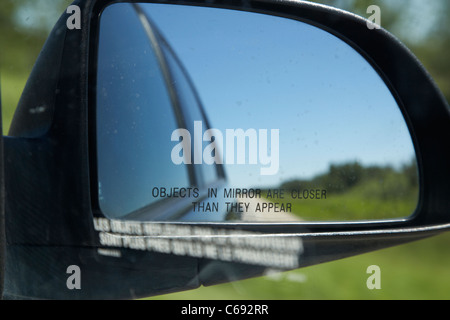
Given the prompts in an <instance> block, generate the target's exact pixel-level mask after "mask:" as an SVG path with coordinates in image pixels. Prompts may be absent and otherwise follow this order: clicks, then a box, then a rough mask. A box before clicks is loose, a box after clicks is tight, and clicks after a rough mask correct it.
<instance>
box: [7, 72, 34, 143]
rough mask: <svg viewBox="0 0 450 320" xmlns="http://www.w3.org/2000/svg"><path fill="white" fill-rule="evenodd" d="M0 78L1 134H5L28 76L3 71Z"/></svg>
mask: <svg viewBox="0 0 450 320" xmlns="http://www.w3.org/2000/svg"><path fill="white" fill-rule="evenodd" d="M0 76H1V78H0V84H1V95H2V96H1V99H2V125H3V134H7V133H8V131H9V127H10V125H11V121H12V118H13V116H14V112H15V110H16V106H17V103H18V102H19V99H20V95H21V94H22V91H23V88H24V87H25V83H26V81H27V77H28V75H26V74H22V73H14V72H11V71H9V70H7V69H5V70H2V72H1V74H0Z"/></svg>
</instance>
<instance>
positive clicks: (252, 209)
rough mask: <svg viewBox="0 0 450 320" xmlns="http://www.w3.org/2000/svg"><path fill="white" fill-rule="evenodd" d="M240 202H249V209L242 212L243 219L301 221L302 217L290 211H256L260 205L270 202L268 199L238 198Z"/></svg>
mask: <svg viewBox="0 0 450 320" xmlns="http://www.w3.org/2000/svg"><path fill="white" fill-rule="evenodd" d="M237 201H238V202H241V203H247V204H248V209H246V212H243V213H242V214H241V220H242V221H258V222H299V221H301V219H300V218H299V217H297V216H295V215H293V214H292V213H290V212H273V211H272V212H256V207H257V205H258V204H259V205H260V207H261V206H262V204H263V203H270V201H269V200H267V199H264V198H262V199H257V198H252V199H249V198H238V199H237Z"/></svg>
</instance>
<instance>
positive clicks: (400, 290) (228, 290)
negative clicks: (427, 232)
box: [150, 233, 450, 300]
mask: <svg viewBox="0 0 450 320" xmlns="http://www.w3.org/2000/svg"><path fill="white" fill-rule="evenodd" d="M449 244H450V233H447V234H444V235H440V236H437V237H433V238H430V239H426V240H421V241H417V242H413V243H410V244H406V245H402V246H397V247H393V248H389V249H384V250H380V251H376V252H372V253H367V254H364V255H360V256H355V257H351V258H346V259H342V260H338V261H334V262H329V263H324V264H321V265H316V266H311V267H307V268H303V269H298V270H294V271H289V272H285V273H282V274H280V275H279V276H276V277H275V276H272V277H270V276H264V277H259V278H253V279H248V280H243V281H238V282H234V283H229V284H222V285H217V286H211V287H201V288H199V289H195V290H191V291H186V292H181V293H174V294H168V295H162V296H158V297H153V298H150V299H157V300H159V299H161V300H197V299H205V300H216V299H222V300H252V299H256V300H278V299H280V300H294V299H295V300H312V299H324V300H356V299H362V300H377V299H389V300H400V299H401V300H415V299H419V300H430V299H433V300H447V299H449V298H450V275H449V272H450V271H449V270H450V246H449ZM370 265H378V266H379V267H380V269H381V289H380V290H369V289H368V288H367V286H366V281H367V278H368V277H369V276H370V274H367V273H366V270H367V267H368V266H370Z"/></svg>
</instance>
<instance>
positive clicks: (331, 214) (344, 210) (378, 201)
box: [269, 159, 419, 221]
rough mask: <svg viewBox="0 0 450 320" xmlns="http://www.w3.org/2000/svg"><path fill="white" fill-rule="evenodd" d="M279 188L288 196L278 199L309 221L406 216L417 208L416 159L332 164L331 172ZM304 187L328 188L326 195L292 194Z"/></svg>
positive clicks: (304, 188)
mask: <svg viewBox="0 0 450 320" xmlns="http://www.w3.org/2000/svg"><path fill="white" fill-rule="evenodd" d="M280 189H282V190H285V191H286V192H285V196H284V199H283V200H281V201H280V200H277V201H276V202H279V203H285V204H286V203H290V204H291V207H292V211H291V212H292V213H293V214H295V215H297V216H298V217H300V218H301V219H303V220H310V221H311V220H312V221H321V220H335V221H340V220H373V219H389V218H403V217H407V216H409V215H411V214H412V213H413V212H414V210H415V209H416V206H417V203H418V194H419V184H418V172H417V165H416V161H415V159H414V160H412V161H411V162H410V163H409V164H407V165H404V166H403V167H401V168H399V169H394V168H392V167H390V166H386V167H380V166H368V167H365V166H363V165H361V164H359V163H358V162H354V163H344V164H331V165H330V168H329V170H328V172H325V173H323V174H320V175H318V176H316V177H314V178H312V179H309V180H292V181H288V182H285V183H283V184H281V186H280ZM302 190H326V198H323V199H298V198H297V197H295V198H292V197H291V193H292V191H294V194H296V192H300V194H301V192H302ZM269 200H270V199H269Z"/></svg>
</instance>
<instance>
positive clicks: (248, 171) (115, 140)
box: [96, 3, 418, 222]
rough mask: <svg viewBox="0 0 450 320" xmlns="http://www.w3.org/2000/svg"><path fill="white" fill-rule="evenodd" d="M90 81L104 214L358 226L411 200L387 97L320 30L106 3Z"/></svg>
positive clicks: (369, 73) (406, 152)
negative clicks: (93, 76) (353, 223)
mask: <svg viewBox="0 0 450 320" xmlns="http://www.w3.org/2000/svg"><path fill="white" fill-rule="evenodd" d="M96 88H97V90H96V92H97V93H96V145H97V155H96V157H97V181H96V183H98V203H99V208H100V210H101V212H102V213H103V215H104V216H105V217H108V218H113V219H126V220H137V221H206V222H208V221H245V222H248V221H251V222H302V221H306V222H310V221H349V220H353V221H359V220H374V219H376V220H378V219H392V218H403V217H407V216H409V215H411V214H412V213H413V212H414V210H415V208H416V205H417V201H418V174H417V166H416V158H415V151H414V146H413V143H412V139H411V136H410V133H409V130H408V127H407V125H406V123H405V120H404V118H403V115H402V112H401V110H400V107H399V105H398V103H397V102H396V100H395V98H394V97H393V94H392V93H391V91H390V90H389V88H388V87H387V85H386V83H385V82H384V81H383V80H382V78H381V77H380V75H379V74H378V73H377V71H376V70H375V69H374V67H373V66H372V65H371V64H370V63H368V62H367V60H365V59H364V57H362V56H361V54H359V53H358V52H357V51H356V50H355V49H353V48H352V47H351V46H350V45H348V44H347V43H346V42H345V41H343V40H341V39H339V38H338V37H336V36H334V35H332V34H330V33H329V32H326V31H324V30H322V29H320V28H318V27H315V26H312V25H309V24H307V23H303V22H299V21H294V20H290V19H286V18H281V17H276V16H270V15H263V14H258V13H249V12H241V11H233V10H226V9H214V8H202V7H195V6H192V7H191V6H180V5H167V4H139V5H138V4H129V3H120V4H113V5H110V6H108V7H107V8H105V10H104V11H103V13H102V16H101V20H100V29H99V43H98V62H97V86H96Z"/></svg>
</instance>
